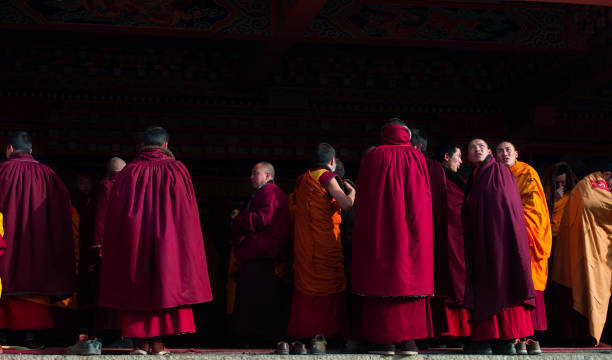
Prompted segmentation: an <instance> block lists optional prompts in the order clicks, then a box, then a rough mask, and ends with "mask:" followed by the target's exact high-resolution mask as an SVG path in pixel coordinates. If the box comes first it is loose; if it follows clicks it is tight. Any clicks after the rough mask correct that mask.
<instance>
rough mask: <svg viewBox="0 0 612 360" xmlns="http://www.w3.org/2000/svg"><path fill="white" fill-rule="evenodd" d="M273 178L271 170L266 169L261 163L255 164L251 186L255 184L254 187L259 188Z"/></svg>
mask: <svg viewBox="0 0 612 360" xmlns="http://www.w3.org/2000/svg"><path fill="white" fill-rule="evenodd" d="M271 179H272V176H271V175H270V172H269V171H266V169H265V168H264V167H263V166H262V165H261V164H257V165H255V166H253V169H252V170H251V186H253V189H257V188H258V187H260V186H261V185H263V184H265V183H267V182H268V181H270V180H271Z"/></svg>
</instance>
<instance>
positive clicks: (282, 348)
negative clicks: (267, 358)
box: [276, 341, 289, 355]
mask: <svg viewBox="0 0 612 360" xmlns="http://www.w3.org/2000/svg"><path fill="white" fill-rule="evenodd" d="M276 354H277V355H289V343H287V342H286V341H279V342H277V343H276Z"/></svg>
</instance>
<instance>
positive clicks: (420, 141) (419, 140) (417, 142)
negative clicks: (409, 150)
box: [410, 129, 427, 154]
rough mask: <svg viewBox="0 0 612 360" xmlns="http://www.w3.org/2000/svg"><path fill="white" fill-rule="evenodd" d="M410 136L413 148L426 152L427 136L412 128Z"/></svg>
mask: <svg viewBox="0 0 612 360" xmlns="http://www.w3.org/2000/svg"><path fill="white" fill-rule="evenodd" d="M411 133H412V134H411V136H410V144H411V145H412V147H413V148H415V149H417V150H419V151H421V152H422V153H423V154H426V153H427V137H426V136H425V134H424V133H423V131H422V130H420V129H412V130H411Z"/></svg>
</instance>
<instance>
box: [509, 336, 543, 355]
mask: <svg viewBox="0 0 612 360" xmlns="http://www.w3.org/2000/svg"><path fill="white" fill-rule="evenodd" d="M514 347H515V348H516V353H517V354H518V355H540V354H542V349H541V348H540V343H539V342H538V341H535V340H532V339H527V340H525V341H521V340H520V339H516V340H515V342H514Z"/></svg>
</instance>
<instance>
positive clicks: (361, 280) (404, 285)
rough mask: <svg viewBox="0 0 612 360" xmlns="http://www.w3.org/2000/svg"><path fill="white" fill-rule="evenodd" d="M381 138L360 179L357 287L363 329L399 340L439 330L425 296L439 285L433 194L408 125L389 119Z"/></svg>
mask: <svg viewBox="0 0 612 360" xmlns="http://www.w3.org/2000/svg"><path fill="white" fill-rule="evenodd" d="M381 140H382V145H380V146H378V147H377V148H376V149H374V150H372V151H370V152H369V153H368V154H367V155H366V156H365V157H364V158H363V160H362V162H361V168H360V170H359V178H358V180H357V193H356V198H355V206H354V227H353V264H355V266H353V277H352V292H353V293H355V294H358V295H364V298H363V303H362V317H361V332H360V333H361V336H363V337H364V338H365V339H366V340H368V341H370V342H374V343H377V344H393V343H396V342H402V341H405V340H414V339H419V338H425V337H430V336H432V335H433V328H432V322H431V311H430V305H429V301H428V299H423V297H424V296H427V295H432V294H433V293H434V278H433V270H434V269H433V258H434V254H433V246H434V245H433V219H432V194H431V188H430V181H429V173H428V169H427V163H426V161H425V157H424V156H423V154H422V153H421V152H420V151H418V150H416V149H414V148H413V147H412V146H411V145H410V133H409V132H408V130H407V129H406V128H404V127H402V126H397V125H387V126H385V127H384V128H383V132H382V139H381ZM437 200H440V199H437ZM442 230H444V229H442ZM443 233H444V231H442V234H443Z"/></svg>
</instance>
